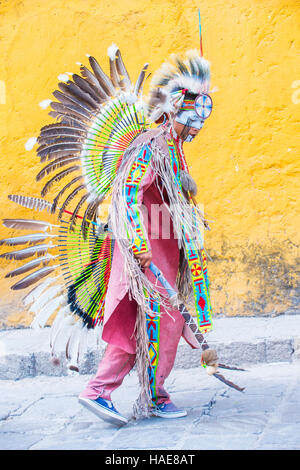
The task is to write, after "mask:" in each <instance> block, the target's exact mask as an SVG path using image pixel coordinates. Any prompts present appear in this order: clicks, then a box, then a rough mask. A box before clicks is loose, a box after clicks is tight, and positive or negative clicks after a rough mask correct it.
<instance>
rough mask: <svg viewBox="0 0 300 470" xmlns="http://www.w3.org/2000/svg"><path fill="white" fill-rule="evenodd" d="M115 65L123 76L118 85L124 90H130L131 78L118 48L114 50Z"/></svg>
mask: <svg viewBox="0 0 300 470" xmlns="http://www.w3.org/2000/svg"><path fill="white" fill-rule="evenodd" d="M116 66H117V71H118V73H119V75H120V76H121V77H124V78H123V80H122V81H121V82H120V86H121V88H122V89H124V90H126V91H130V87H131V80H130V77H129V73H128V72H127V69H126V67H125V64H124V62H123V59H122V54H121V51H120V49H118V50H117V52H116Z"/></svg>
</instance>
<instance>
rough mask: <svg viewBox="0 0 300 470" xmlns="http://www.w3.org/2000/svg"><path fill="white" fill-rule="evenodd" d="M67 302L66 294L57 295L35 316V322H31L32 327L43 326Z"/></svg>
mask: <svg viewBox="0 0 300 470" xmlns="http://www.w3.org/2000/svg"><path fill="white" fill-rule="evenodd" d="M64 304H66V296H65V295H60V296H59V297H55V299H53V300H52V301H50V302H47V304H46V305H45V306H44V307H43V308H42V309H41V310H40V312H39V313H38V314H37V315H36V316H35V318H34V320H33V322H32V323H31V327H32V328H43V327H44V326H45V324H46V322H47V320H48V319H49V318H50V317H51V315H52V314H53V313H54V312H55V310H57V309H58V308H59V307H61V306H63V305H64Z"/></svg>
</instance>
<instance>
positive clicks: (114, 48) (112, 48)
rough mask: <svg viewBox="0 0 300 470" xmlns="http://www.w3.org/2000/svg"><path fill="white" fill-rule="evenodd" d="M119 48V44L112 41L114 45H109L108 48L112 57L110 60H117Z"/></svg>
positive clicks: (108, 53) (108, 52) (109, 55)
mask: <svg viewBox="0 0 300 470" xmlns="http://www.w3.org/2000/svg"><path fill="white" fill-rule="evenodd" d="M118 50H119V48H118V46H116V45H115V44H114V43H112V45H111V46H109V48H108V49H107V55H108V57H109V58H110V60H115V58H116V54H117V52H118Z"/></svg>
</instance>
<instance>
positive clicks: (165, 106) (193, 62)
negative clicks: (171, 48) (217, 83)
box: [148, 50, 210, 122]
mask: <svg viewBox="0 0 300 470" xmlns="http://www.w3.org/2000/svg"><path fill="white" fill-rule="evenodd" d="M151 84H152V89H151V91H150V96H149V101H148V116H149V120H150V121H152V122H154V121H156V120H158V119H159V118H160V117H161V116H162V115H163V114H164V113H166V114H169V113H170V112H172V113H174V114H176V113H177V111H178V110H179V108H180V106H181V104H182V102H183V100H184V94H183V93H182V90H184V91H186V92H188V93H192V94H195V95H198V94H199V93H208V91H209V86H210V64H209V62H208V61H207V60H206V59H204V58H203V57H201V56H200V55H199V53H198V51H197V50H189V51H187V52H186V58H185V59H181V57H180V56H178V55H175V54H172V55H171V61H169V62H164V63H163V64H162V66H161V67H160V68H159V69H158V71H157V72H156V73H155V74H154V76H153V79H152V82H151Z"/></svg>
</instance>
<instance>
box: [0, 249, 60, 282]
mask: <svg viewBox="0 0 300 470" xmlns="http://www.w3.org/2000/svg"><path fill="white" fill-rule="evenodd" d="M57 256H58V255H57ZM57 256H53V255H50V254H47V255H45V256H40V257H39V258H36V259H34V260H32V261H29V262H28V263H25V264H23V266H20V267H19V268H17V269H14V270H13V271H10V272H9V273H7V274H6V275H5V277H14V276H19V275H20V274H24V273H26V272H27V271H30V270H31V269H34V268H36V267H37V266H39V265H40V264H42V265H43V266H46V265H47V264H49V263H50V261H51V260H52V259H55V258H57Z"/></svg>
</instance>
